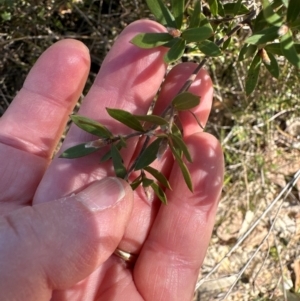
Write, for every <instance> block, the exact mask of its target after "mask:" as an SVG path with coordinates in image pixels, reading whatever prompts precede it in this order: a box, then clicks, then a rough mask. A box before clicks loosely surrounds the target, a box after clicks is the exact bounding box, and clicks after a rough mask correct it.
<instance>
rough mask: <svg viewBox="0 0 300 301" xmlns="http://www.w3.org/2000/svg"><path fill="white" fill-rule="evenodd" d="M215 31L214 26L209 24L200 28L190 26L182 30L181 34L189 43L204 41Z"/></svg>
mask: <svg viewBox="0 0 300 301" xmlns="http://www.w3.org/2000/svg"><path fill="white" fill-rule="evenodd" d="M213 33H214V32H213V30H212V27H211V26H210V24H207V25H205V26H201V27H198V28H188V29H186V30H184V31H183V32H182V34H181V36H182V38H183V39H185V40H186V41H187V42H188V43H190V42H202V41H204V40H206V39H208V38H209V37H211V36H212V35H213Z"/></svg>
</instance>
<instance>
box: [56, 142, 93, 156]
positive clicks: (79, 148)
mask: <svg viewBox="0 0 300 301" xmlns="http://www.w3.org/2000/svg"><path fill="white" fill-rule="evenodd" d="M98 150H99V148H93V147H86V143H81V144H78V145H75V146H73V147H70V148H68V149H66V150H65V151H64V152H63V153H62V154H61V155H60V156H59V158H65V159H74V158H80V157H84V156H87V155H89V154H92V153H94V152H96V151H98Z"/></svg>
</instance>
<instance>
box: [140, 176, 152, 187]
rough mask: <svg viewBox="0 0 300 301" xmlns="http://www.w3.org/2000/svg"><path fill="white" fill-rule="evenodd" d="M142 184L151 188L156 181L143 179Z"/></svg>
mask: <svg viewBox="0 0 300 301" xmlns="http://www.w3.org/2000/svg"><path fill="white" fill-rule="evenodd" d="M142 183H143V187H149V186H151V184H152V183H154V181H153V180H152V179H148V178H146V177H143V179H142Z"/></svg>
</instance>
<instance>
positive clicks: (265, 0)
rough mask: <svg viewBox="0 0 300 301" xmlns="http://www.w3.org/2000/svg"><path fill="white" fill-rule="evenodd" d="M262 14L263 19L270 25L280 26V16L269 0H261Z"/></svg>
mask: <svg viewBox="0 0 300 301" xmlns="http://www.w3.org/2000/svg"><path fill="white" fill-rule="evenodd" d="M262 5H263V14H264V17H265V20H266V21H267V22H268V23H269V24H272V25H276V26H280V25H281V24H282V22H283V21H282V18H281V17H280V16H279V15H278V14H277V13H275V12H274V10H273V7H272V5H271V3H270V2H269V0H262Z"/></svg>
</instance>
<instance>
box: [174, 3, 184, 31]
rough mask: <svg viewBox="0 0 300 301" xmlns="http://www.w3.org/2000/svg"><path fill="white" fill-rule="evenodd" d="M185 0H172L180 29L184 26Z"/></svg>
mask: <svg viewBox="0 0 300 301" xmlns="http://www.w3.org/2000/svg"><path fill="white" fill-rule="evenodd" d="M184 2H185V1H184V0H172V1H171V7H172V12H173V15H174V17H175V22H176V24H177V26H176V28H178V29H180V28H181V26H182V20H183V12H184Z"/></svg>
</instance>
